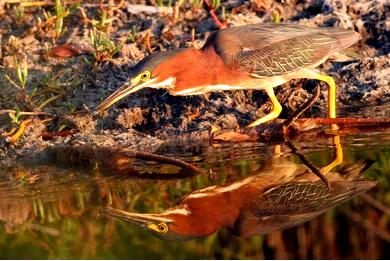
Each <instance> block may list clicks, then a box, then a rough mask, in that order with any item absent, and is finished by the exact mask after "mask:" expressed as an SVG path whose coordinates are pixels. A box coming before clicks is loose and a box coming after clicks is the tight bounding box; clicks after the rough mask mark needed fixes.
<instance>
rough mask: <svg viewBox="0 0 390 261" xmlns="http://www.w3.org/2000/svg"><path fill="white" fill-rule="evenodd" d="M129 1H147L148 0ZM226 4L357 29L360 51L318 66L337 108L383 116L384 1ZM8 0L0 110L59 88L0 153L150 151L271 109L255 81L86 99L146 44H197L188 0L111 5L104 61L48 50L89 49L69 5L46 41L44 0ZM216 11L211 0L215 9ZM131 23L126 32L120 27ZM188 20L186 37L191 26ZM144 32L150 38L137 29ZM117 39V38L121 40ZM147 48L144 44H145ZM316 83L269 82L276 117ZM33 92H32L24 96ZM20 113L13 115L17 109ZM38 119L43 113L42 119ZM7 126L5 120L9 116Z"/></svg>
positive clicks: (389, 52)
mask: <svg viewBox="0 0 390 261" xmlns="http://www.w3.org/2000/svg"><path fill="white" fill-rule="evenodd" d="M130 2H131V4H141V5H152V4H153V3H152V2H149V1H130ZM85 4H95V6H94V7H85V8H84V9H85V10H86V12H87V16H88V17H89V19H92V18H94V19H95V20H97V19H98V18H99V7H98V6H97V5H96V3H94V2H93V1H82V4H81V6H83V5H85ZM222 5H223V6H225V11H226V13H227V14H228V16H227V17H228V19H227V21H228V25H229V26H237V25H242V24H250V23H266V22H272V21H273V19H274V17H275V15H273V14H275V13H276V12H278V13H279V14H280V18H281V22H293V23H299V24H304V25H309V26H335V27H343V28H348V29H353V30H355V31H357V32H359V33H360V34H361V35H362V37H363V39H362V40H361V41H360V42H359V43H357V44H356V45H354V47H353V50H354V51H355V52H357V53H358V54H359V55H360V59H358V60H355V61H352V62H347V63H336V62H330V61H327V62H325V63H324V64H323V65H322V66H321V67H320V69H321V70H322V71H323V72H324V73H327V74H329V75H331V76H332V77H334V78H335V80H336V83H337V85H338V88H337V97H338V114H339V115H343V116H349V117H351V116H358V117H368V116H369V117H389V116H390V106H389V102H390V87H389V80H390V20H389V18H388V17H390V5H389V3H388V1H385V0H378V1H352V0H347V1H342V0H339V1H337V0H327V1H319V0H302V1H294V0H287V1H271V0H253V1H241V0H229V1H225V2H223V3H222ZM12 8H13V6H10V5H5V6H3V7H1V6H0V15H1V16H2V19H1V21H0V42H1V51H0V70H1V71H0V72H1V73H0V85H1V88H0V111H1V110H6V109H7V110H8V109H15V107H16V105H17V106H18V107H19V109H20V110H21V111H33V110H40V109H38V108H37V107H38V106H39V105H42V103H44V102H45V101H47V99H49V98H51V97H53V96H55V95H58V94H59V95H60V96H59V98H58V99H55V100H53V101H52V102H50V103H48V104H47V105H45V106H44V107H43V108H42V109H41V111H43V112H46V113H49V114H50V115H54V117H49V116H38V117H36V118H35V120H34V122H33V124H31V125H30V126H29V127H28V128H27V129H26V131H25V133H24V135H22V137H21V138H20V139H18V141H17V142H16V143H15V144H11V143H9V142H7V140H6V139H5V138H0V157H1V158H4V159H5V158H7V159H9V158H11V159H15V158H26V159H32V158H34V157H35V156H36V155H41V154H40V153H41V152H44V151H45V150H46V149H47V148H48V147H50V146H57V145H60V144H62V145H63V144H73V143H91V144H96V145H102V146H120V147H127V148H129V147H130V148H134V149H138V150H145V151H154V150H156V149H157V148H158V147H159V146H160V145H161V144H163V143H164V142H165V141H166V139H167V137H174V136H175V135H182V134H188V133H202V135H203V134H204V133H207V131H208V130H209V129H210V127H211V125H217V126H219V127H220V128H227V129H234V128H236V127H237V126H244V125H246V124H248V123H249V122H251V121H253V120H254V119H256V118H258V117H260V116H262V115H264V114H265V113H267V112H268V111H269V110H270V109H271V103H270V102H269V101H268V99H267V97H266V95H265V93H263V92H261V91H235V92H223V93H209V94H205V95H199V96H188V97H177V96H171V95H169V94H168V93H167V92H165V91H162V90H159V91H156V90H150V89H148V90H142V91H140V92H138V93H135V94H133V95H132V96H131V97H127V98H126V99H124V100H123V101H121V102H119V103H118V104H116V105H115V106H114V107H112V108H110V109H109V110H108V111H107V112H105V113H104V115H103V116H98V115H94V114H93V111H94V108H95V107H96V106H97V105H98V104H99V103H100V102H101V101H102V100H103V99H104V98H106V97H107V96H108V95H109V94H110V93H112V92H113V91H114V90H115V89H116V88H118V87H119V86H121V84H123V82H125V81H126V80H127V77H128V76H129V74H130V72H131V68H132V67H133V66H134V65H135V64H136V63H137V62H138V61H139V60H141V59H142V58H143V57H145V56H146V55H148V54H149V53H151V52H152V53H154V52H159V51H162V50H167V49H171V48H176V47H182V46H195V47H201V46H202V44H203V43H204V41H205V39H206V38H207V36H208V35H209V33H210V32H212V31H214V30H217V29H218V28H217V27H216V25H215V23H214V22H213V20H212V19H211V18H210V15H209V13H208V11H207V10H205V9H204V8H202V7H199V8H194V7H193V6H191V4H190V2H185V3H184V4H183V5H182V6H181V7H180V12H179V18H178V19H177V20H176V21H174V19H173V14H164V13H161V12H160V13H153V14H151V13H136V14H134V8H132V7H131V6H130V4H128V3H126V4H125V6H123V7H122V8H120V9H118V10H116V11H114V15H115V16H114V18H115V19H114V20H113V24H112V28H111V33H110V39H112V40H113V41H114V42H117V43H119V42H123V43H124V44H123V46H122V48H121V50H120V51H119V52H118V53H117V54H115V55H114V56H113V57H111V58H109V59H107V61H104V62H101V63H94V62H93V60H94V58H93V55H92V54H91V53H87V54H83V55H79V56H74V57H67V58H61V57H52V56H50V55H48V54H49V51H50V50H51V48H53V47H56V46H59V45H61V44H65V43H70V44H77V45H78V46H83V47H85V48H86V49H88V48H89V49H90V48H91V47H90V46H91V43H90V39H89V30H91V29H92V25H91V24H90V23H86V22H85V21H84V20H83V17H82V16H81V13H80V11H79V9H77V10H75V11H73V12H72V13H71V14H70V15H69V16H68V17H66V18H65V19H64V26H65V27H64V30H63V31H64V32H63V34H62V36H60V37H59V38H58V39H56V40H55V41H53V40H52V39H51V37H50V32H48V33H47V34H46V35H45V34H41V33H39V31H38V29H37V24H38V18H40V19H43V10H46V11H50V12H52V13H53V7H50V6H46V7H26V8H25V9H24V16H23V18H17V17H16V15H15V12H14V11H12V10H13V9H12ZM217 14H218V15H221V8H219V9H218V12H217ZM133 27H134V28H135V29H136V31H135V34H134V35H135V38H134V39H135V41H132V40H128V35H129V33H130V32H131V31H132V29H131V28H133ZM192 29H195V39H194V41H192V40H191V39H192V36H191V31H192ZM148 34H149V35H150V48H149V47H148V45H147V44H145V43H146V42H145V39H147V38H148ZM126 39H127V40H126ZM149 49H150V50H149ZM15 59H17V60H19V61H21V63H22V64H26V66H27V67H28V78H27V84H26V88H25V90H20V89H18V88H16V87H15V86H13V84H11V83H10V81H9V80H8V79H7V78H6V75H9V77H10V78H12V79H13V80H14V81H15V82H17V74H16V67H15V63H14V61H15ZM318 84H320V86H321V89H322V90H326V85H325V84H323V83H319V82H317V81H314V80H294V81H291V82H289V83H287V84H284V85H282V86H280V87H278V88H276V89H275V91H276V93H277V96H278V99H279V100H280V101H281V103H282V105H283V107H284V108H283V109H284V110H283V113H282V115H281V116H280V117H281V118H286V117H287V116H288V115H289V114H291V113H292V112H293V111H294V110H296V109H297V108H298V107H299V105H300V104H302V103H303V102H305V101H306V100H307V99H308V98H309V97H310V96H311V93H312V92H313V90H314V88H315V87H316V86H317V85H318ZM31 97H33V98H31ZM326 98H327V97H326V92H323V95H322V96H321V97H320V100H319V101H318V102H317V103H316V104H315V105H314V106H313V107H312V108H311V109H310V110H308V111H307V112H306V113H305V116H306V117H318V116H325V115H326V105H327V103H326ZM26 118H27V116H23V117H22V119H26ZM45 119H46V120H47V121H44V120H45ZM10 122H11V120H10V118H9V116H8V114H2V115H0V133H3V136H4V133H6V132H8V131H9V130H10V129H11V127H12V126H11V124H10ZM14 126H15V125H14ZM60 130H61V131H69V132H70V131H72V133H76V134H74V135H72V136H68V137H55V138H53V139H50V140H43V139H42V136H41V134H42V132H49V133H53V132H58V131H60Z"/></svg>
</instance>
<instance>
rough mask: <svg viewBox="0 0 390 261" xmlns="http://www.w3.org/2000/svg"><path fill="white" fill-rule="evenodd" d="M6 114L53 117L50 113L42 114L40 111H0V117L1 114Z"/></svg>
mask: <svg viewBox="0 0 390 261" xmlns="http://www.w3.org/2000/svg"><path fill="white" fill-rule="evenodd" d="M8 113H19V114H20V115H33V116H36V115H48V116H53V115H51V114H50V113H47V112H42V111H20V112H17V111H16V110H0V115H1V114H8Z"/></svg>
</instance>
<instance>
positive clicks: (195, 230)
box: [104, 208, 215, 241]
mask: <svg viewBox="0 0 390 261" xmlns="http://www.w3.org/2000/svg"><path fill="white" fill-rule="evenodd" d="M104 214H106V215H108V216H111V217H115V218H118V219H120V220H123V221H126V222H129V223H131V224H134V225H137V226H139V227H142V228H144V229H146V230H147V231H149V232H150V233H151V234H152V235H154V236H156V237H158V238H160V239H163V240H168V241H184V240H189V239H193V238H196V237H200V236H205V235H209V234H211V233H213V232H214V231H215V230H213V231H205V227H204V226H205V225H207V224H204V223H205V222H200V221H199V220H196V219H192V216H191V213H190V212H188V211H186V210H183V209H174V210H168V211H165V212H164V213H162V214H140V213H132V212H127V211H123V210H118V209H112V208H107V209H105V210H104Z"/></svg>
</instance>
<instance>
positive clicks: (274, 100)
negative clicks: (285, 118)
mask: <svg viewBox="0 0 390 261" xmlns="http://www.w3.org/2000/svg"><path fill="white" fill-rule="evenodd" d="M265 91H266V92H267V95H268V97H269V98H270V100H271V102H272V105H273V108H272V111H271V112H270V113H268V114H267V115H265V116H264V117H261V118H260V119H258V120H255V121H254V122H252V123H251V124H249V125H248V126H247V127H255V126H257V125H260V124H262V123H265V122H267V121H270V120H273V119H276V118H277V117H278V116H279V115H280V113H281V112H282V105H280V103H279V101H278V99H277V98H276V96H275V93H274V89H273V88H267V89H266V90H265Z"/></svg>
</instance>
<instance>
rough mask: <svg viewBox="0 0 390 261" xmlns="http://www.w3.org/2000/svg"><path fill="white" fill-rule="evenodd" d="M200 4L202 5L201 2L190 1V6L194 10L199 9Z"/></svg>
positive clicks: (200, 0)
mask: <svg viewBox="0 0 390 261" xmlns="http://www.w3.org/2000/svg"><path fill="white" fill-rule="evenodd" d="M202 4H203V0H191V5H192V7H193V8H195V9H198V8H201V7H202Z"/></svg>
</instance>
